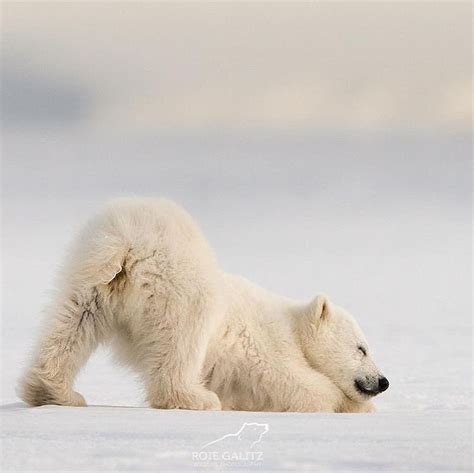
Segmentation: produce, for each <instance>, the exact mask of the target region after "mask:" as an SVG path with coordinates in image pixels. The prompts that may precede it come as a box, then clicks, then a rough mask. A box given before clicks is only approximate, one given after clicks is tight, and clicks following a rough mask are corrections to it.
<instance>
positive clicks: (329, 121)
mask: <svg viewBox="0 0 474 473" xmlns="http://www.w3.org/2000/svg"><path fill="white" fill-rule="evenodd" d="M2 50H3V51H2V52H3V54H2V58H3V64H2V66H3V67H2V74H3V92H2V93H3V99H4V119H5V122H6V125H7V126H9V127H13V128H15V127H23V126H26V125H28V126H32V125H33V126H40V125H42V126H44V124H45V123H47V122H48V120H51V121H61V122H62V123H63V124H67V123H68V121H71V122H74V121H78V122H80V123H81V126H85V127H89V128H91V129H99V130H101V129H109V130H118V131H120V132H121V131H123V130H130V129H134V130H142V131H154V130H159V129H166V130H178V131H180V130H191V131H194V130H198V131H200V130H208V129H213V130H229V129H230V130H234V129H245V130H275V131H285V130H286V131H294V130H297V131H303V132H308V131H309V132H311V131H315V130H324V131H334V130H336V131H338V130H342V131H349V132H361V133H367V132H369V133H371V132H379V131H389V132H390V131H394V132H399V131H407V130H408V131H413V130H414V131H428V132H431V131H434V132H448V133H456V132H465V131H467V130H470V127H471V108H472V78H471V60H472V51H471V4H470V2H465V3H448V2H442V3H435V2H420V3H415V2H397V3H378V2H325V3H296V2H287V3H285V2H280V3H240V2H231V3H199V2H192V3H158V2H145V3H134V2H126V3H119V2H107V3H99V2H78V3H70V2H62V3H53V2H37V3H4V4H3V20H2Z"/></svg>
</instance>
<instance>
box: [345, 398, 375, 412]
mask: <svg viewBox="0 0 474 473" xmlns="http://www.w3.org/2000/svg"><path fill="white" fill-rule="evenodd" d="M375 411H376V409H375V405H374V403H373V402H372V401H366V402H355V401H352V400H349V399H348V400H346V402H345V403H344V406H343V408H342V409H341V411H340V412H349V413H354V414H368V413H372V412H375Z"/></svg>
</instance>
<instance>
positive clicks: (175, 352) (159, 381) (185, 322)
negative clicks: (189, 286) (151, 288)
mask: <svg viewBox="0 0 474 473" xmlns="http://www.w3.org/2000/svg"><path fill="white" fill-rule="evenodd" d="M170 292H171V294H170ZM170 292H168V293H167V294H166V295H164V298H163V299H161V300H162V301H163V302H158V303H156V300H155V299H158V300H160V299H159V298H158V297H150V299H149V305H148V306H147V308H146V309H145V315H144V318H145V319H146V321H147V324H146V328H145V330H146V332H147V333H146V334H145V333H142V334H141V336H140V340H141V341H142V350H141V352H142V355H144V356H143V357H142V367H141V368H142V371H143V374H144V380H145V386H146V390H147V399H148V402H149V404H150V405H151V407H155V408H158V409H192V410H219V409H221V403H220V400H219V398H218V396H217V395H216V394H215V393H214V392H212V391H210V390H208V389H206V388H205V387H204V386H203V383H202V379H201V375H202V374H201V370H202V365H203V363H204V358H205V355H206V350H207V346H208V343H209V339H210V337H211V334H212V331H213V327H214V325H215V324H216V320H217V319H218V317H219V315H220V314H219V311H218V310H216V309H215V308H214V307H213V306H212V305H211V304H209V303H208V300H209V299H208V298H206V297H204V296H197V297H196V296H195V297H194V298H191V297H189V295H188V296H187V297H182V298H180V297H173V295H172V291H170Z"/></svg>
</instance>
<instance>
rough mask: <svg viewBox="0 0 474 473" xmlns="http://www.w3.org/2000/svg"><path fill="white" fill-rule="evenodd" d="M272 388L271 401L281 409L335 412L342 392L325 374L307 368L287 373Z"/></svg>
mask: <svg viewBox="0 0 474 473" xmlns="http://www.w3.org/2000/svg"><path fill="white" fill-rule="evenodd" d="M280 381H281V384H280V386H279V387H278V388H276V389H274V390H272V394H271V395H272V396H273V402H274V404H275V405H280V406H281V407H282V408H281V409H275V410H282V411H289V412H337V411H338V408H339V406H340V405H341V404H342V402H343V398H344V397H345V396H344V393H343V392H342V391H341V390H340V389H339V388H338V387H337V386H336V385H335V384H334V383H333V382H332V381H331V380H330V379H329V378H328V377H327V376H325V375H323V374H321V373H319V372H317V371H315V370H313V369H308V370H304V371H297V372H291V374H290V373H288V376H287V377H283V378H282V379H281V380H280Z"/></svg>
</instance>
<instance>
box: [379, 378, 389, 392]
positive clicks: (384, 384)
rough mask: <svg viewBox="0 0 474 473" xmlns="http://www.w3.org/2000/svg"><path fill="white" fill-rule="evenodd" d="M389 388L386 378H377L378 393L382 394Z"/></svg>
mask: <svg viewBox="0 0 474 473" xmlns="http://www.w3.org/2000/svg"><path fill="white" fill-rule="evenodd" d="M389 386H390V383H389V382H388V379H387V378H385V377H383V378H379V392H381V393H383V392H384V391H386V390H387V389H388V387H389Z"/></svg>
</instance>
